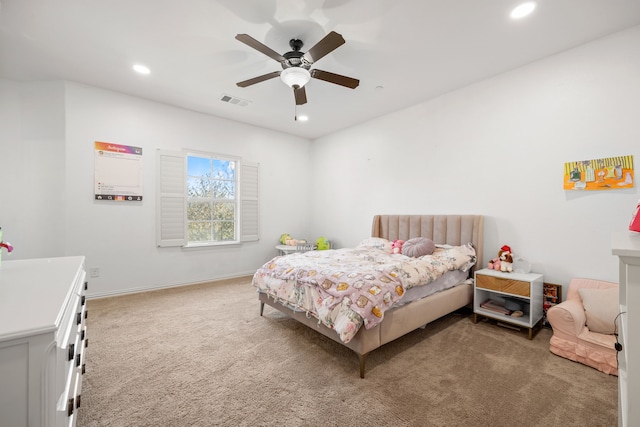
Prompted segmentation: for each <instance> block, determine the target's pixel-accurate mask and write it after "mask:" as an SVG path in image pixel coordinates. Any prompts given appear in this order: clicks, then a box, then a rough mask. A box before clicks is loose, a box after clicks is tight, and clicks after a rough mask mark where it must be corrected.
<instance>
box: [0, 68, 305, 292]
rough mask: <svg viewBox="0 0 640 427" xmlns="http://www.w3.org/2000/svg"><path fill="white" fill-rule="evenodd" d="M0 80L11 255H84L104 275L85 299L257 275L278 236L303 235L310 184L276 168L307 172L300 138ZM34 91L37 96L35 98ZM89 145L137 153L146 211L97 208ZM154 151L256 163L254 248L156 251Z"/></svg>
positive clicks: (126, 206)
mask: <svg viewBox="0 0 640 427" xmlns="http://www.w3.org/2000/svg"><path fill="white" fill-rule="evenodd" d="M0 84H1V85H0V98H1V99H2V100H3V102H2V104H0V108H1V110H0V113H2V114H1V115H2V117H6V120H3V122H2V123H1V125H0V154H1V155H2V157H1V159H2V160H1V162H2V163H3V164H4V163H5V161H6V163H8V164H9V165H10V170H9V172H10V173H11V174H12V175H14V174H15V176H8V175H9V174H8V173H7V171H6V170H5V172H3V174H2V178H3V179H2V181H1V182H0V194H1V200H2V201H1V204H0V226H2V227H3V230H4V232H5V237H6V239H7V240H9V241H10V242H11V243H12V244H13V245H14V246H15V248H16V249H15V251H14V253H13V254H12V255H11V256H12V257H13V258H14V259H22V258H33V257H45V256H47V257H48V256H65V255H85V256H86V257H87V268H92V267H98V268H99V269H100V277H98V278H93V279H91V280H90V282H91V284H90V288H89V291H90V292H89V295H90V296H97V295H108V294H112V293H121V292H128V291H133V290H141V289H146V288H152V287H162V286H172V285H179V284H186V283H197V282H202V281H207V280H212V279H219V278H226V277H235V276H239V275H244V274H252V273H253V272H255V270H256V269H257V268H258V267H259V266H260V265H261V264H262V263H264V262H265V261H266V260H268V259H269V258H271V257H273V256H275V255H276V254H277V252H276V250H275V248H274V246H275V244H276V243H277V240H278V238H279V236H280V234H282V233H284V232H289V233H291V234H294V235H304V234H305V232H306V230H307V229H308V226H309V224H308V220H307V219H308V217H309V215H308V211H309V209H310V208H309V206H310V200H309V196H308V188H309V187H310V179H309V178H306V177H305V176H301V177H297V178H296V179H295V180H292V179H289V178H290V176H289V173H288V171H287V170H286V168H283V164H284V163H285V159H286V162H287V163H289V164H296V165H299V167H301V168H302V169H307V168H308V167H309V165H310V141H308V140H306V139H302V138H298V137H293V136H290V135H285V134H282V133H277V132H272V131H268V130H265V129H261V128H257V127H253V126H247V125H243V124H240V123H237V122H232V121H229V120H224V119H219V118H215V117H211V116H207V115H204V114H199V113H194V112H191V111H186V110H182V109H179V108H174V107H170V106H166V105H162V104H158V103H154V102H150V101H145V100H141V99H138V98H135V97H131V96H126V95H122V94H119V93H114V92H110V91H105V90H100V89H97V88H93V87H87V86H83V85H79V84H73V83H59V82H58V83H52V84H50V85H49V86H44V87H43V86H42V85H33V84H19V83H15V82H9V81H6V80H5V81H0ZM36 89H37V90H36ZM34 91H35V92H37V93H39V94H40V97H39V99H34V98H33V97H32V96H31V94H32V93H33V92H34ZM18 106H20V107H18ZM36 106H39V108H35V107H36ZM230 108H234V107H230ZM34 110H35V111H34ZM38 110H41V111H38ZM4 113H6V116H5V114H4ZM36 113H38V117H31V116H33V115H35V114H36ZM40 113H41V114H40ZM45 113H46V114H45ZM34 123H35V125H36V127H35V128H34V129H31V126H32V124H34ZM39 129H40V131H39V132H35V130H39ZM94 141H106V142H113V143H116V144H124V145H132V146H137V147H142V148H143V170H144V200H143V201H142V202H141V203H125V202H121V203H118V202H106V201H103V202H98V201H94V200H93V180H94V163H93V156H94V148H93V144H94ZM159 148H160V149H174V150H179V149H182V148H189V149H195V150H204V151H212V152H219V153H223V154H228V155H233V156H240V157H242V158H243V159H244V160H248V161H257V162H260V167H261V169H260V197H261V201H262V202H261V205H260V209H261V215H260V227H261V240H260V241H259V242H251V243H245V244H242V245H238V246H232V247H228V246H227V247H217V248H206V249H192V250H185V249H181V248H157V247H156V240H155V235H156V234H155V233H156V225H155V218H156V197H155V191H156V185H155V179H156V165H155V161H156V159H155V155H156V149H159ZM0 169H2V168H0ZM53 190H56V193H55V194H50V193H49V192H50V191H53ZM42 199H46V202H45V200H42ZM292 200H295V201H296V203H292ZM49 202H50V203H49ZM34 227H35V228H34ZM49 234H53V235H54V236H55V238H56V240H55V243H56V244H55V245H54V244H53V241H52V239H51V238H50V237H49ZM6 259H7V257H6V255H5V260H6Z"/></svg>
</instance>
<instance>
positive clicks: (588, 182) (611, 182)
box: [564, 156, 635, 190]
mask: <svg viewBox="0 0 640 427" xmlns="http://www.w3.org/2000/svg"><path fill="white" fill-rule="evenodd" d="M634 180H635V174H634V171H633V156H620V157H607V158H603V159H594V160H580V161H577V162H569V163H565V164H564V189H565V190H619V189H622V188H633V185H634Z"/></svg>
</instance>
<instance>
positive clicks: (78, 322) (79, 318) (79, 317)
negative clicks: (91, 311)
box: [76, 312, 82, 325]
mask: <svg viewBox="0 0 640 427" xmlns="http://www.w3.org/2000/svg"><path fill="white" fill-rule="evenodd" d="M80 323H82V312H80V313H78V314H76V325H79V324H80Z"/></svg>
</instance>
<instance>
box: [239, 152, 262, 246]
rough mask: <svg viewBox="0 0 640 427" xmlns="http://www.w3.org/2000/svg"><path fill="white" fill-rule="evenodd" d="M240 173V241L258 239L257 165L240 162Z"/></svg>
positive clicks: (258, 168) (258, 169)
mask: <svg viewBox="0 0 640 427" xmlns="http://www.w3.org/2000/svg"><path fill="white" fill-rule="evenodd" d="M241 169H242V170H241V172H240V191H241V193H242V194H241V197H240V240H241V241H243V242H250V241H255V240H259V239H260V233H259V231H260V230H259V215H258V214H259V211H258V208H259V206H258V174H259V171H260V165H259V164H258V163H249V162H242V166H241Z"/></svg>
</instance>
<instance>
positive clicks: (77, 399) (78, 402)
mask: <svg viewBox="0 0 640 427" xmlns="http://www.w3.org/2000/svg"><path fill="white" fill-rule="evenodd" d="M80 396H81V395H80V394H79V395H78V397H76V409H77V408H79V407H80Z"/></svg>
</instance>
